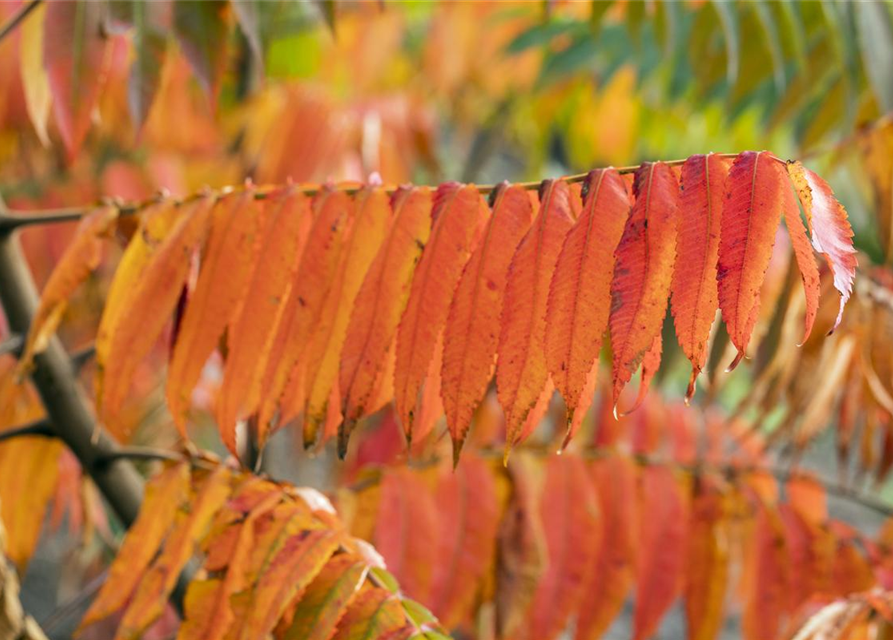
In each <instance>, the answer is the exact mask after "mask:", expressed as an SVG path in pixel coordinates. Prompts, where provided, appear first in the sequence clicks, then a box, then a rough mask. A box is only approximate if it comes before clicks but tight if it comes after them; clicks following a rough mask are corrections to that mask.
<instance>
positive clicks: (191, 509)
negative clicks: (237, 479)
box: [117, 466, 231, 638]
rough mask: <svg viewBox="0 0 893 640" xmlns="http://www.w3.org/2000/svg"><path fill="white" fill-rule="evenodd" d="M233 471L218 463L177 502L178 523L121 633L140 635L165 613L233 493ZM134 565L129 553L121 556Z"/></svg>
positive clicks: (123, 621)
mask: <svg viewBox="0 0 893 640" xmlns="http://www.w3.org/2000/svg"><path fill="white" fill-rule="evenodd" d="M230 479H231V474H230V472H229V471H228V470H227V469H226V467H223V466H219V467H216V468H215V469H214V470H213V471H212V472H211V474H210V475H209V476H208V478H207V479H206V480H205V481H204V482H203V483H202V484H201V486H200V488H199V490H198V492H197V494H192V495H190V494H184V495H183V496H181V497H180V502H179V503H178V504H177V515H176V519H175V520H174V527H173V529H172V530H171V531H170V533H169V534H168V536H167V539H166V540H165V542H164V548H163V550H162V551H161V553H160V554H159V555H158V557H157V558H156V559H155V560H154V561H153V562H152V566H151V567H149V569H148V571H147V572H146V573H144V574H143V578H142V580H141V581H140V584H139V587H138V588H137V589H136V591H135V593H134V595H133V598H132V599H131V600H130V604H128V606H127V611H125V612H124V617H123V618H122V619H121V624H120V626H119V628H118V633H117V637H121V638H137V637H140V636H141V635H142V634H143V632H145V631H146V629H148V628H149V626H150V625H151V624H152V623H154V622H155V621H156V620H158V619H159V618H160V617H161V615H162V614H163V613H164V607H165V605H166V603H167V599H168V597H169V596H170V594H171V593H172V592H173V589H174V586H175V585H176V583H177V578H178V577H179V576H180V572H181V571H182V570H183V567H184V566H186V563H187V562H188V561H189V559H190V558H191V557H192V554H193V553H194V552H195V546H196V543H197V542H198V540H199V539H200V538H202V537H203V536H204V535H205V533H206V532H207V529H208V525H209V524H210V523H211V519H212V518H213V517H214V516H215V515H216V514H217V512H218V510H219V509H220V508H221V507H222V506H223V504H224V502H225V501H226V499H227V498H229V495H230ZM118 557H119V558H120V559H121V561H122V562H123V563H126V564H127V565H128V566H131V565H130V559H129V558H128V557H127V556H123V555H119V556H118Z"/></svg>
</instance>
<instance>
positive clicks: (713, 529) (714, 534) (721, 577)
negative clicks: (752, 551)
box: [684, 475, 731, 640]
mask: <svg viewBox="0 0 893 640" xmlns="http://www.w3.org/2000/svg"><path fill="white" fill-rule="evenodd" d="M727 491H728V488H727V487H723V486H720V485H719V484H718V481H717V480H715V479H713V478H711V477H709V476H705V475H702V476H699V477H698V478H696V479H695V493H694V498H693V500H692V506H691V516H690V520H689V534H688V541H687V543H686V547H687V551H686V555H685V558H684V561H685V567H686V571H685V585H684V595H685V620H686V626H687V628H688V640H713V639H714V638H716V637H717V636H718V634H719V630H720V628H721V627H722V623H723V606H724V604H725V598H726V589H727V586H728V574H729V544H728V537H729V529H730V527H729V521H728V518H729V515H730V506H731V505H730V500H729V495H728V493H727Z"/></svg>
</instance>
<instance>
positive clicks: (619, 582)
mask: <svg viewBox="0 0 893 640" xmlns="http://www.w3.org/2000/svg"><path fill="white" fill-rule="evenodd" d="M637 474H638V470H637V469H636V465H635V463H634V462H633V461H632V460H631V459H629V458H627V457H626V456H623V455H619V454H612V455H610V456H608V457H606V458H602V459H598V460H595V461H594V462H593V463H592V465H591V466H590V475H591V477H592V484H593V486H594V487H595V491H596V495H597V497H598V503H599V510H600V513H601V519H602V522H604V523H606V524H605V527H604V529H603V531H604V533H603V534H602V536H601V544H600V545H599V546H598V547H597V548H598V551H597V553H596V556H595V562H594V564H593V567H592V570H591V571H590V573H589V581H588V584H587V585H586V588H585V590H584V592H583V599H582V600H581V602H580V607H579V616H578V619H577V633H576V636H575V637H576V638H577V640H585V639H586V638H598V637H600V636H601V635H602V634H603V633H604V632H605V630H606V629H607V628H608V626H609V625H610V624H611V622H612V621H613V620H614V617H615V616H616V615H617V612H618V611H620V607H622V606H623V603H624V601H625V600H626V597H627V594H628V592H629V589H630V586H631V585H632V581H633V572H634V567H635V562H636V547H637V545H638V540H637V537H638V532H639V526H638V520H639V513H638V502H637V499H636V476H637ZM643 515H644V514H643ZM608 523H610V524H608Z"/></svg>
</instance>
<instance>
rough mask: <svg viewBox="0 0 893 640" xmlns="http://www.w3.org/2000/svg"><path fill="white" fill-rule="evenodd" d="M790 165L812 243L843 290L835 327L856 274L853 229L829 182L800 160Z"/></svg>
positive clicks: (835, 285) (840, 290)
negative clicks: (822, 255)
mask: <svg viewBox="0 0 893 640" xmlns="http://www.w3.org/2000/svg"><path fill="white" fill-rule="evenodd" d="M787 167H788V174H789V175H790V176H791V180H792V181H793V183H794V186H795V187H796V188H797V194H798V195H799V196H800V204H802V205H803V210H804V211H805V212H806V222H807V224H808V225H809V232H810V234H811V235H812V246H814V247H815V250H816V251H818V252H819V253H821V254H824V256H825V260H827V262H828V266H829V267H831V272H832V273H833V274H834V288H835V289H837V291H838V292H839V293H840V310H839V311H838V313H837V320H836V321H835V322H834V327H833V328H832V329H831V331H834V329H836V328H837V326H838V325H839V324H840V320H841V318H842V317H843V308H844V306H845V305H846V303H847V300H849V299H850V294H851V293H852V292H853V280H854V279H855V277H856V266H857V260H856V250H855V249H854V248H853V229H852V228H851V227H850V223H849V220H847V215H846V211H845V210H844V208H843V206H841V204H840V203H839V202H838V201H837V198H835V197H834V192H833V191H832V190H831V187H830V186H828V183H827V182H825V181H824V180H822V179H821V178H820V177H819V176H817V175H816V174H815V173H813V172H812V171H810V170H809V169H807V168H805V167H804V166H803V165H802V164H800V163H799V162H792V163H788V165H787Z"/></svg>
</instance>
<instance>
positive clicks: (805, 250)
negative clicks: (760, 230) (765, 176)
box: [781, 184, 822, 345]
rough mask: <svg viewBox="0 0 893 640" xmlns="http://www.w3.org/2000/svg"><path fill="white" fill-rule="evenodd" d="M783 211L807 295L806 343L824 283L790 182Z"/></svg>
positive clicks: (784, 198) (802, 341)
mask: <svg viewBox="0 0 893 640" xmlns="http://www.w3.org/2000/svg"><path fill="white" fill-rule="evenodd" d="M781 203H782V212H783V213H784V223H785V226H786V227H787V228H788V236H790V238H791V247H792V248H793V249H794V258H795V259H796V260H797V268H798V269H799V270H800V279H801V280H802V281H803V293H804V294H805V296H806V315H805V317H804V319H803V324H804V328H803V339H802V340H801V341H800V344H801V345H802V344H804V343H805V342H806V340H807V339H808V338H809V334H810V333H811V332H812V325H813V324H814V323H815V319H816V315H818V312H819V297H820V295H821V292H822V283H821V279H820V278H819V268H818V265H816V261H815V255H814V254H813V252H812V246H810V244H809V237H808V236H807V235H806V227H804V226H803V220H801V219H800V207H799V206H797V197H796V196H795V195H794V190H793V189H792V188H791V186H790V185H789V184H785V185H784V186H783V187H782V194H781Z"/></svg>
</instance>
